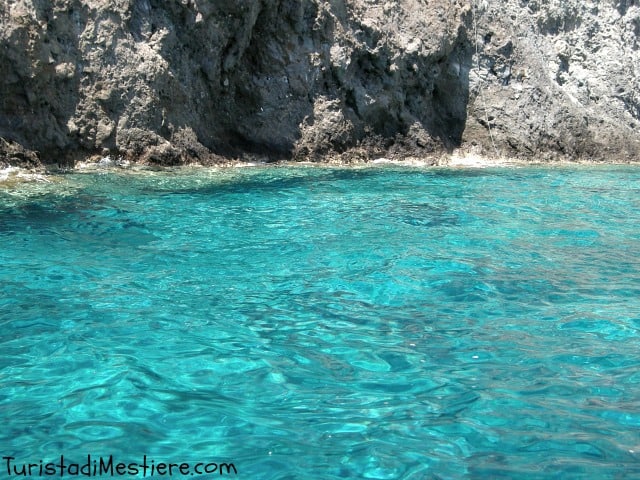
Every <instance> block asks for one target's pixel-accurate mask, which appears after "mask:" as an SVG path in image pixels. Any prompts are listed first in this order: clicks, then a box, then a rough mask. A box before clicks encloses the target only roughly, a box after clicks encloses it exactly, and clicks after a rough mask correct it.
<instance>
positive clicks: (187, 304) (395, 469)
mask: <svg viewBox="0 0 640 480" xmlns="http://www.w3.org/2000/svg"><path fill="white" fill-rule="evenodd" d="M0 242H1V243H0V245H1V248H0V289H1V296H0V422H1V424H0V425H1V426H0V453H2V456H13V457H15V458H16V460H15V462H16V463H19V464H23V463H38V462H39V461H40V460H43V462H44V463H46V462H48V461H53V460H56V459H58V458H59V456H60V455H61V454H62V455H64V456H65V458H69V459H74V460H76V461H79V462H80V461H83V460H86V455H87V454H91V455H92V456H93V457H98V456H102V457H108V456H109V455H113V456H114V459H115V461H122V462H127V463H129V462H141V461H142V458H143V456H144V455H147V457H148V458H149V459H153V460H154V461H155V462H156V463H159V462H165V461H166V462H182V461H185V462H191V463H192V464H195V463H196V462H205V463H209V462H217V463H222V462H232V463H233V464H234V466H235V468H236V469H237V472H238V474H237V475H233V472H231V474H229V475H225V476H224V478H229V477H231V478H242V479H259V480H262V479H265V480H266V479H273V480H275V479H283V480H284V479H328V480H330V479H345V478H353V479H361V478H362V479H411V480H417V479H420V480H422V479H457V478H465V479H467V478H468V479H476V478H477V479H484V478H496V479H506V478H516V479H518V478H521V479H529V478H531V479H535V478H540V479H543V478H545V479H546V478H559V479H560V478H561V479H571V478H584V479H587V478H588V479H609V478H611V479H624V478H630V479H632V478H640V368H639V367H640V169H637V168H628V167H597V168H596V167H582V168H522V169H484V170H429V169H411V168H397V167H393V168H392V167H389V168H365V169H330V168H250V169H241V170H222V171H212V170H198V169H195V170H183V171H177V172H165V173H153V172H147V173H144V174H135V173H126V174H119V173H106V174H73V175H67V176H63V177H61V178H58V179H54V181H52V183H49V184H44V185H38V186H32V185H23V186H20V187H14V188H13V189H11V190H8V189H6V188H5V189H2V187H0ZM225 473H226V472H225ZM3 475H4V476H3ZM138 477H139V478H140V477H141V475H139V476H138ZM219 477H220V475H219V472H216V474H212V475H193V476H191V475H184V476H182V475H180V474H175V473H174V475H173V476H172V477H168V476H164V477H156V478H203V479H204V478H219ZM0 478H2V479H4V478H10V477H8V475H7V471H6V460H3V461H2V462H0ZM11 478H15V477H11ZM20 478H24V477H20ZM34 478H37V476H35V477H34ZM65 478H69V477H67V476H65ZM104 478H111V477H104ZM120 478H133V476H128V477H127V476H123V477H120Z"/></svg>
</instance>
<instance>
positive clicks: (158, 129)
mask: <svg viewBox="0 0 640 480" xmlns="http://www.w3.org/2000/svg"><path fill="white" fill-rule="evenodd" d="M639 35H640V6H639V5H638V4H637V2H634V1H629V0H625V1H612V0H606V1H605V0H602V1H595V0H591V1H588V2H578V1H576V0H567V1H563V2H558V1H551V0H506V1H501V2H497V1H495V0H494V1H490V0H472V1H463V0H446V1H445V0H437V1H433V2H424V1H421V0H397V1H394V2H385V1H381V0H331V1H320V0H295V1H294V0H251V1H249V0H235V1H230V0H176V1H171V2H162V1H159V0H54V1H50V0H7V1H4V2H2V3H1V4H0V65H1V66H2V71H3V75H2V76H0V138H3V139H5V140H6V141H4V143H3V144H2V145H5V146H6V145H11V146H12V147H11V149H10V148H9V147H6V148H5V147H2V149H0V159H2V161H4V162H5V163H11V164H23V163H24V164H25V165H26V164H30V163H32V162H33V158H36V159H39V161H41V162H44V163H59V164H65V165H68V164H72V163H73V162H74V160H75V159H78V158H82V157H83V156H88V155H100V156H103V157H104V156H106V155H110V156H111V157H112V158H120V157H121V158H124V159H126V160H132V161H133V160H135V161H142V162H151V163H161V164H167V165H174V164H181V163H188V162H192V161H197V162H200V163H205V164H206V163H216V162H220V161H222V160H223V159H224V158H226V157H243V158H245V157H246V156H247V155H249V156H251V155H254V156H258V157H260V158H266V159H284V158H296V159H312V160H325V159H327V158H332V157H336V156H339V157H341V158H345V159H348V158H351V157H356V158H361V159H365V160H366V159H371V158H375V157H377V156H385V157H401V156H405V155H411V156H422V157H434V158H435V157H436V156H438V155H440V154H442V153H446V152H451V151H453V150H454V149H458V148H461V149H462V150H464V149H473V150H474V151H478V150H480V151H482V152H484V153H485V154H487V155H505V156H511V157H522V158H527V159H542V160H544V159H552V158H567V159H580V158H589V159H595V160H632V159H636V158H638V153H639V152H640V146H639V143H638V137H639V135H638V134H639V133H640V93H639V92H640V80H639V79H640V71H639V69H640V53H639V45H640V39H639ZM16 146H20V148H21V149H22V151H23V154H21V155H16V154H13V155H8V154H6V153H5V152H6V151H9V150H11V151H17V150H16V148H17V147H16ZM28 151H30V152H31V153H29V154H26V153H24V152H28ZM20 158H23V159H25V160H24V161H22V160H20Z"/></svg>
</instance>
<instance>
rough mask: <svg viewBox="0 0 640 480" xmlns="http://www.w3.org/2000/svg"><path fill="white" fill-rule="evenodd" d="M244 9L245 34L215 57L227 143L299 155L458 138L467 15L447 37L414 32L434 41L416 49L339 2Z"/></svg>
mask: <svg viewBox="0 0 640 480" xmlns="http://www.w3.org/2000/svg"><path fill="white" fill-rule="evenodd" d="M250 18H251V21H250V25H249V24H248V23H245V24H244V25H243V27H242V29H241V31H242V30H246V32H247V33H245V35H249V37H250V41H249V42H244V44H243V42H242V41H241V40H240V39H238V38H233V39H232V40H231V41H230V43H229V45H228V46H227V47H226V50H225V54H224V55H223V59H222V62H221V63H222V66H221V68H220V75H221V82H222V84H223V87H224V88H223V89H222V91H221V98H220V100H221V101H220V104H221V106H222V110H223V111H224V112H225V117H226V118H228V119H231V121H228V122H227V123H226V124H225V133H224V135H223V137H224V138H226V142H227V145H229V146H231V147H233V148H236V149H240V150H249V151H253V152H262V153H264V152H270V153H273V154H274V155H276V156H291V155H292V154H293V155H294V156H296V157H300V158H306V157H309V156H311V157H313V156H314V155H316V154H319V155H321V156H324V155H326V154H330V153H332V152H336V153H341V152H344V151H347V150H349V149H351V148H354V147H358V146H363V145H364V146H366V148H368V149H369V150H377V151H379V152H381V153H382V152H384V151H389V150H391V151H397V152H398V153H399V154H402V153H414V154H420V153H422V152H426V153H430V152H433V151H440V150H442V149H443V148H444V149H446V150H449V151H451V150H452V149H453V148H455V147H457V146H459V145H460V143H461V139H462V133H463V131H464V128H465V123H466V115H467V103H468V99H469V71H470V69H471V63H472V48H471V43H470V41H469V39H468V38H467V35H466V32H467V27H468V25H465V24H464V22H467V21H468V19H465V18H463V19H462V23H461V24H459V25H458V26H457V29H454V31H453V32H452V33H451V37H450V38H445V39H444V40H442V39H441V38H439V37H438V36H437V35H435V34H434V35H433V36H432V37H433V38H431V37H430V36H429V32H427V31H420V32H416V34H420V35H422V36H423V37H425V38H423V39H422V41H423V42H431V41H433V42H436V41H437V42H441V43H440V45H439V47H436V48H433V46H431V45H429V46H428V47H427V48H426V49H422V50H420V49H419V48H416V47H415V46H411V45H409V46H407V45H406V44H404V43H403V41H406V39H402V38H394V37H393V36H392V35H389V33H388V32H384V31H381V30H378V29H376V28H372V27H370V26H368V25H367V24H365V22H364V21H363V20H362V19H360V18H358V17H357V15H355V14H354V13H353V12H350V11H349V8H348V7H347V4H346V3H343V2H334V3H332V4H330V5H328V4H327V5H324V6H323V7H319V5H318V4H317V3H316V2H312V1H304V2H293V1H289V0H284V1H280V2H272V3H271V4H263V6H262V7H261V9H260V10H259V11H257V12H255V13H254V14H252V15H251V16H250ZM412 41H413V40H412ZM417 41H418V40H416V42H417ZM425 50H427V51H428V53H425ZM230 55H233V56H232V57H231V59H230V60H229V56H230Z"/></svg>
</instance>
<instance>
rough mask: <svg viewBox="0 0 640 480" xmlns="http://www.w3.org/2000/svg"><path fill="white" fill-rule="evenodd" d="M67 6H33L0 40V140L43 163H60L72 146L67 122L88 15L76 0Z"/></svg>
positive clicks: (6, 18) (73, 101) (6, 17)
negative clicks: (59, 8)
mask: <svg viewBox="0 0 640 480" xmlns="http://www.w3.org/2000/svg"><path fill="white" fill-rule="evenodd" d="M69 3H70V5H67V8H65V10H64V11H56V12H54V8H53V7H52V5H51V4H50V2H33V10H34V11H33V12H27V11H25V12H22V13H20V14H18V15H17V16H15V17H14V18H13V24H12V25H11V27H12V29H7V30H5V32H7V33H8V35H7V36H2V37H0V38H1V40H0V41H1V43H0V65H2V66H3V67H4V68H8V71H5V72H4V73H3V75H2V77H0V87H1V91H2V95H0V113H1V114H0V137H4V138H6V139H8V140H10V141H15V142H18V143H19V144H22V145H24V146H26V147H27V148H29V149H32V150H36V151H37V152H38V154H39V157H40V159H41V160H43V161H45V162H47V163H52V162H60V161H62V162H63V161H64V159H63V155H64V153H65V152H66V151H68V150H69V149H70V148H73V139H72V138H70V134H69V129H68V127H67V122H68V120H69V119H70V118H71V117H72V116H73V115H74V112H75V108H76V104H77V102H78V99H79V95H80V72H79V71H78V62H79V59H80V54H79V49H78V39H79V35H80V33H81V32H82V31H83V29H84V25H85V24H86V18H87V12H86V9H85V8H84V7H83V6H82V5H81V4H80V2H79V1H78V0H76V1H73V2H69ZM5 8H8V7H5ZM2 21H3V22H8V21H9V15H8V11H6V12H4V18H3V19H2ZM7 26H8V23H7Z"/></svg>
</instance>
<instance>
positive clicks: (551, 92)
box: [463, 0, 640, 161]
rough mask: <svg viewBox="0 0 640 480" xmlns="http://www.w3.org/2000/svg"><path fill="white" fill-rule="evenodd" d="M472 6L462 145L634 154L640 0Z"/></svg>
mask: <svg viewBox="0 0 640 480" xmlns="http://www.w3.org/2000/svg"><path fill="white" fill-rule="evenodd" d="M475 12H476V18H475V20H477V30H474V32H475V33H476V35H475V41H476V42H477V46H478V55H477V56H475V57H474V68H472V72H471V75H470V102H469V107H468V113H469V115H468V122H467V125H466V128H465V132H464V136H463V144H464V145H465V146H466V147H468V148H470V147H472V146H473V145H477V146H478V147H479V148H480V149H482V150H484V151H485V152H492V151H496V150H497V152H498V153H499V154H502V155H506V156H516V157H524V158H533V159H536V158H538V159H546V158H564V159H594V160H616V161H625V160H626V161H633V160H635V161H638V160H640V2H637V1H636V0H607V1H594V0H591V1H586V2H585V1H574V0H564V1H550V0H547V1H544V0H521V1H520V2H490V1H486V0H485V1H483V2H479V3H478V7H477V9H476V10H475ZM474 26H475V24H474ZM491 137H493V142H492V141H491ZM492 143H493V144H495V147H494V146H493V145H492Z"/></svg>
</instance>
